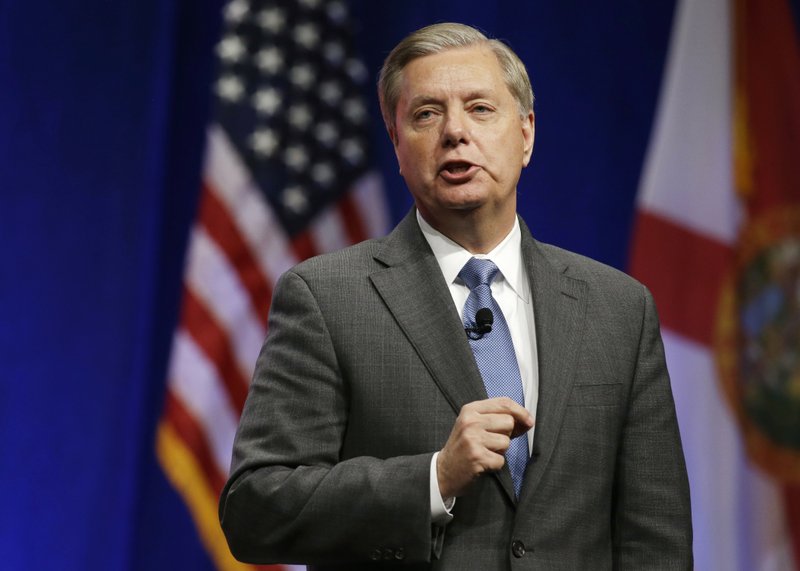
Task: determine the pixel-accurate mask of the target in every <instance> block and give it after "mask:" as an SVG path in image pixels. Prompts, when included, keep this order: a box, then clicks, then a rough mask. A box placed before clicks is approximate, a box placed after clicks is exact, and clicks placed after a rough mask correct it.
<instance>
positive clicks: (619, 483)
mask: <svg viewBox="0 0 800 571" xmlns="http://www.w3.org/2000/svg"><path fill="white" fill-rule="evenodd" d="M643 290H644V304H643V305H644V311H643V317H642V324H641V333H640V337H639V348H638V357H637V362H636V371H635V375H634V380H633V384H632V386H631V389H630V394H629V397H628V398H629V402H628V409H627V416H626V420H625V425H624V428H623V433H622V441H621V447H620V451H619V456H618V460H617V477H616V484H615V490H614V519H613V537H614V569H615V570H618V571H634V570H635V571H642V570H647V569H653V570H655V569H658V570H662V571H663V570H668V569H669V570H676V571H677V570H681V571H684V570H691V569H692V522H691V509H690V500H689V483H688V479H687V475H686V467H685V464H684V457H683V449H682V446H681V440H680V433H679V431H678V423H677V419H676V416H675V405H674V402H673V398H672V389H671V387H670V381H669V374H668V373H667V366H666V361H665V357H664V347H663V344H662V341H661V335H660V332H659V325H658V316H657V314H656V310H655V305H654V303H653V299H652V297H651V295H650V293H649V292H648V291H647V290H646V289H644V288H643Z"/></svg>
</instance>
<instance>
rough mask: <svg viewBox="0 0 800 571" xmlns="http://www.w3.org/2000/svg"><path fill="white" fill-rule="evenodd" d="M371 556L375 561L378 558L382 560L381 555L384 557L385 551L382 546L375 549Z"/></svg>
mask: <svg viewBox="0 0 800 571" xmlns="http://www.w3.org/2000/svg"><path fill="white" fill-rule="evenodd" d="M369 557H370V559H372V560H373V561H378V560H380V558H381V557H383V552H382V551H381V550H380V548H376V549H375V551H373V552H372V553H371V554H370V556H369Z"/></svg>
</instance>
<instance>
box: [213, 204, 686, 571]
mask: <svg viewBox="0 0 800 571" xmlns="http://www.w3.org/2000/svg"><path fill="white" fill-rule="evenodd" d="M522 235H523V238H522V249H523V258H524V260H525V266H526V270H527V272H528V276H529V279H530V283H531V289H532V292H533V303H534V314H535V321H536V338H537V343H538V358H539V383H540V387H539V404H538V408H537V411H536V416H535V421H536V432H535V438H534V444H533V454H532V457H531V460H530V464H529V467H528V470H527V473H526V477H525V482H524V484H523V488H522V492H521V494H520V498H519V501H517V500H516V499H515V497H514V492H513V486H512V483H511V476H510V473H509V472H508V470H507V469H504V470H503V471H501V472H498V473H496V474H490V475H485V476H483V477H481V478H479V479H478V480H477V481H476V482H475V485H474V487H473V488H472V489H471V491H470V492H469V493H468V494H467V495H465V496H462V497H460V498H458V500H457V502H456V505H455V508H454V510H453V513H454V515H455V517H454V519H453V520H452V522H451V523H450V524H449V525H448V526H447V527H446V528H439V527H437V526H432V525H431V517H430V503H429V502H430V500H429V485H428V479H429V467H430V462H431V457H432V454H433V453H434V452H435V451H437V450H439V449H441V447H442V446H443V445H444V443H445V441H446V439H447V437H448V435H449V433H450V429H451V428H452V426H453V423H454V421H455V419H456V416H457V415H458V412H459V410H460V408H461V407H462V406H463V405H464V404H467V403H469V402H472V401H475V400H480V399H484V398H486V392H485V389H484V386H483V382H482V380H481V377H480V373H479V372H478V368H477V366H476V364H475V360H474V358H473V356H472V352H471V350H470V348H469V344H468V342H467V339H466V335H465V334H464V330H463V326H462V324H461V322H460V319H459V317H458V312H457V311H456V308H455V306H454V304H453V300H452V298H451V296H450V293H449V291H448V288H447V284H445V282H444V279H443V277H442V274H441V271H440V269H439V266H438V264H437V262H436V259H435V257H434V256H433V253H432V252H431V250H430V248H429V246H428V244H427V242H426V241H425V239H424V237H423V235H422V233H421V231H420V229H419V227H418V224H417V222H416V220H415V218H414V215H413V213H412V214H410V215H409V216H407V217H406V218H405V219H404V220H403V221H402V222H401V223H400V225H399V226H398V227H397V228H396V229H395V230H394V231H393V232H392V233H391V234H390V235H389V236H387V237H386V238H383V239H380V240H371V241H368V242H364V243H361V244H358V245H356V246H353V247H351V248H348V249H346V250H343V251H340V252H337V253H334V254H331V255H326V256H322V257H318V258H315V259H312V260H309V261H307V262H304V263H302V264H300V265H298V266H297V267H295V268H294V269H293V270H291V271H289V272H287V273H286V274H285V275H284V276H282V278H281V279H280V281H279V283H278V285H277V287H276V289H275V293H274V298H273V305H272V308H271V312H270V321H269V335H268V338H267V340H266V342H265V344H264V348H263V350H262V353H261V356H260V358H259V360H258V363H257V367H256V373H255V377H254V380H253V384H252V386H251V388H250V394H249V396H248V399H247V404H246V406H245V410H244V414H243V416H242V420H241V424H240V426H239V431H238V433H237V437H236V443H235V446H234V454H233V465H232V473H231V476H230V479H229V481H228V483H227V485H226V487H225V489H224V491H223V493H222V497H221V501H220V520H221V522H222V526H223V529H224V531H225V534H226V536H227V538H228V542H229V545H230V547H231V550H232V551H233V553H234V555H236V557H237V558H240V559H242V560H244V561H249V562H258V563H269V562H286V563H291V562H300V563H309V564H311V565H312V566H313V565H318V568H319V569H388V568H395V567H398V566H404V567H406V566H407V567H408V568H413V569H452V570H469V569H474V570H481V571H483V570H505V569H512V568H513V569H546V570H559V569H564V570H567V569H569V570H604V569H609V570H611V569H620V570H636V571H641V570H646V569H659V570H662V569H664V570H665V569H675V570H678V569H680V570H688V569H691V568H692V554H691V520H690V507H689V490H688V482H687V478H686V470H685V466H684V460H683V452H682V449H681V443H680V436H679V433H678V427H677V423H676V419H675V409H674V404H673V400H672V393H671V389H670V384H669V377H668V375H667V370H666V366H665V362H664V353H663V348H662V344H661V339H660V335H659V329H658V319H657V316H656V311H655V308H654V306H653V302H652V299H651V297H650V294H649V292H648V291H647V290H646V289H645V288H644V287H643V286H642V285H641V284H639V283H637V282H636V281H634V280H633V279H631V278H630V277H628V276H626V275H624V274H622V273H621V272H618V271H616V270H613V269H611V268H609V267H606V266H604V265H602V264H599V263H597V262H594V261H591V260H589V259H587V258H584V257H581V256H578V255H576V254H572V253H569V252H566V251H564V250H561V249H558V248H555V247H552V246H548V245H544V244H540V243H538V242H536V241H535V240H534V239H533V238H532V237H531V235H530V233H529V231H528V229H527V227H525V225H524V224H522ZM518 350H525V349H524V348H519V349H518ZM312 568H313V567H312Z"/></svg>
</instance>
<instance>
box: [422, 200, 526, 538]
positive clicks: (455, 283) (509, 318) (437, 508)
mask: <svg viewBox="0 0 800 571" xmlns="http://www.w3.org/2000/svg"><path fill="white" fill-rule="evenodd" d="M417 222H418V223H419V227H420V229H421V230H422V234H423V235H424V236H425V239H426V240H427V241H428V244H429V245H430V247H431V250H433V254H434V256H436V261H437V262H438V263H439V267H440V268H441V270H442V275H443V276H444V279H445V281H446V282H447V285H448V287H449V288H450V295H451V296H452V297H453V303H454V304H455V306H456V309H457V311H458V315H459V316H460V317H461V318H462V321H463V317H464V315H463V312H464V304H465V303H466V301H467V297H468V296H469V293H470V290H469V288H468V287H467V286H466V285H465V284H464V282H463V281H461V278H459V277H458V273H459V272H460V271H461V268H463V267H464V264H466V263H467V262H468V261H469V259H470V258H472V257H475V258H481V259H489V260H491V261H492V262H494V264H495V265H496V266H497V267H498V269H499V270H500V271H499V272H498V274H497V276H496V277H495V279H494V281H492V284H491V288H492V297H494V299H495V300H496V301H497V304H498V305H499V306H500V310H501V311H502V312H503V316H504V317H505V319H506V322H507V323H508V329H509V331H510V333H511V341H512V343H513V344H514V353H516V356H517V363H518V364H519V371H520V377H521V378H522V391H523V393H524V395H525V408H527V409H528V411H529V412H530V413H531V415H532V416H533V417H534V422H535V417H536V404H537V402H538V400H539V367H538V358H537V354H536V328H535V326H534V318H533V302H532V298H531V287H530V283H529V281H528V274H527V273H526V272H525V265H524V263H523V261H522V233H521V231H520V227H519V220H517V219H515V220H514V227H513V228H512V229H511V232H509V233H508V235H507V236H506V237H505V238H503V240H502V242H500V243H499V244H498V245H497V246H496V247H495V248H494V249H493V250H492V251H491V252H489V253H488V254H471V253H470V252H468V251H467V250H465V249H464V248H462V247H461V246H460V245H458V244H456V243H455V242H453V241H452V240H451V239H449V238H448V237H446V236H445V235H444V234H442V233H441V232H439V231H437V230H435V229H434V228H433V227H432V226H431V225H430V224H428V223H427V222H426V221H425V219H424V218H423V217H422V216H421V215H420V213H419V211H417ZM534 429H535V427H534V428H531V429H530V430H529V431H528V433H527V436H528V452H530V450H531V448H532V445H533V432H534ZM437 457H438V453H437V454H434V457H433V460H432V461H431V477H430V486H431V516H432V519H433V521H434V522H435V523H439V524H444V523H447V522H448V521H449V520H450V519H452V515H450V511H449V508H451V507H452V504H453V502H452V501H448V502H447V504H448V505H445V502H444V501H443V500H442V496H441V493H440V492H439V480H438V478H437V474H436V458H437Z"/></svg>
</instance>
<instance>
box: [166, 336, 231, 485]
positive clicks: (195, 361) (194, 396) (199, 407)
mask: <svg viewBox="0 0 800 571" xmlns="http://www.w3.org/2000/svg"><path fill="white" fill-rule="evenodd" d="M169 379H170V389H171V390H172V392H173V394H174V395H175V396H176V397H177V398H178V399H180V401H181V402H182V403H183V404H184V405H185V406H186V408H187V409H188V410H189V411H190V412H191V414H192V416H193V417H194V418H195V420H196V421H197V422H198V424H199V425H200V427H201V428H202V430H203V432H204V433H205V434H206V437H207V438H208V442H209V446H210V447H211V455H212V458H213V459H214V462H215V464H216V465H217V467H218V468H219V470H220V473H221V474H223V475H227V474H228V470H229V469H230V462H231V450H232V449H233V438H234V435H235V434H236V426H237V425H238V423H239V414H238V412H237V411H234V410H233V409H232V407H231V406H230V405H229V404H228V403H229V402H230V401H229V399H228V396H227V394H226V393H225V388H224V385H223V383H222V382H221V381H220V379H219V377H218V376H217V370H216V368H215V366H214V364H213V363H211V362H210V361H209V360H208V358H207V356H206V354H205V353H203V351H202V350H201V349H200V348H199V347H198V346H197V345H196V344H195V343H194V341H193V340H192V338H191V336H190V335H189V334H188V333H187V332H186V331H185V330H183V329H179V330H178V331H177V333H176V335H175V339H174V341H173V345H172V358H171V361H170V367H169Z"/></svg>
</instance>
